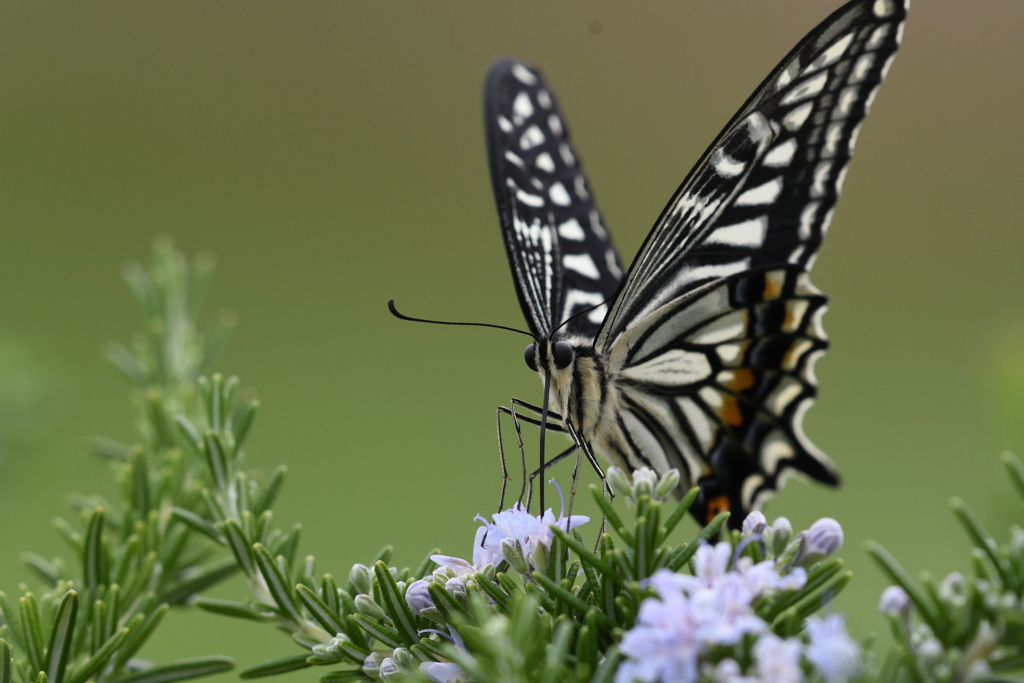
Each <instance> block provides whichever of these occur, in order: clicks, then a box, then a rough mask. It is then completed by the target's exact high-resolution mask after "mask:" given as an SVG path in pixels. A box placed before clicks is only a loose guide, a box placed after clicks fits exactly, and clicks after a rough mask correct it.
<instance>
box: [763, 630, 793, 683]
mask: <svg viewBox="0 0 1024 683" xmlns="http://www.w3.org/2000/svg"><path fill="white" fill-rule="evenodd" d="M802 645H803V643H801V642H800V641H799V640H798V639H796V638H787V639H786V640H783V639H782V638H780V637H778V636H777V635H775V634H774V633H765V634H764V635H763V636H761V637H760V638H758V639H757V642H756V643H754V648H753V653H754V660H755V661H756V662H757V677H758V679H759V680H761V681H765V683H801V681H803V680H804V672H803V669H801V668H800V650H801V646H802Z"/></svg>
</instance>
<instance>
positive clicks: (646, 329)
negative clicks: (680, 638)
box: [595, 0, 906, 523]
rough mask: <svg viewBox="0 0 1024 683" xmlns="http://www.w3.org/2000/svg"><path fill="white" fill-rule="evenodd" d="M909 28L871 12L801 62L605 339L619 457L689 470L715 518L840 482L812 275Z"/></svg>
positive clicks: (714, 157)
mask: <svg viewBox="0 0 1024 683" xmlns="http://www.w3.org/2000/svg"><path fill="white" fill-rule="evenodd" d="M905 16H906V5H905V3H904V2H903V1H902V0H899V1H898V2H897V1H893V0H889V1H887V0H855V1H854V2H850V3H848V4H847V5H845V6H843V7H842V8H840V9H839V10H838V11H837V12H835V13H834V14H833V15H832V16H830V17H829V18H828V19H826V20H825V21H824V22H823V23H822V24H821V25H819V26H818V27H817V28H816V29H814V30H813V31H812V32H811V33H810V34H808V35H807V37H805V38H804V39H803V40H802V41H801V42H800V44H798V45H797V46H796V47H795V48H794V49H793V50H792V51H791V52H790V54H789V55H787V57H786V58H785V59H784V60H783V61H782V62H781V63H780V64H779V66H778V67H776V69H775V70H774V71H773V72H772V73H771V74H770V75H769V76H768V77H767V78H766V79H765V80H764V82H763V83H762V84H761V85H760V87H759V88H758V89H757V90H756V91H755V92H754V94H753V95H752V96H751V97H750V98H749V99H748V101H747V102H746V104H744V106H743V107H742V108H741V109H740V110H739V111H738V112H737V113H736V115H735V116H734V117H733V120H732V121H731V122H730V123H729V125H727V126H726V127H725V129H724V130H723V131H722V133H721V134H720V135H719V137H718V139H717V140H716V141H715V142H714V143H713V144H712V145H711V147H709V149H708V151H707V152H705V154H704V156H703V157H702V159H701V161H700V162H698V164H697V165H696V166H695V167H694V169H693V170H692V171H691V172H690V174H689V176H688V177H687V179H686V180H685V181H684V182H683V184H682V185H681V186H680V189H679V190H677V192H676V194H675V196H674V197H673V198H672V200H671V201H670V202H669V204H668V205H667V206H666V208H665V209H664V211H663V212H662V215H661V217H660V218H659V219H658V222H657V223H656V224H655V227H654V229H653V230H652V231H651V233H650V235H649V236H648V238H647V240H646V241H645V243H644V245H643V246H642V247H641V250H640V253H639V255H638V256H637V259H636V261H635V262H634V264H633V265H632V266H631V268H630V272H629V275H628V277H627V280H626V283H625V285H624V286H623V290H622V293H621V294H620V296H619V297H618V298H617V299H616V301H615V302H614V303H613V305H612V308H611V310H610V312H609V314H608V316H607V317H606V318H605V323H604V325H603V326H602V328H601V330H600V332H599V333H598V337H597V340H596V343H595V350H596V351H597V352H598V353H602V352H604V353H608V354H609V357H610V359H611V366H610V367H611V370H612V374H613V375H615V376H616V377H617V379H616V380H615V382H616V384H617V385H618V386H619V387H620V395H621V413H622V419H621V420H620V425H619V426H620V430H621V431H622V433H623V434H624V437H625V439H626V441H627V442H628V443H627V444H625V445H620V446H618V448H621V450H622V452H621V453H618V454H613V457H614V456H615V455H618V456H619V457H620V458H622V459H624V460H625V461H626V463H627V464H628V465H629V466H630V467H632V468H636V467H640V466H644V465H646V466H649V467H653V468H654V469H656V470H658V471H664V470H665V469H666V468H668V467H678V468H680V470H681V472H684V473H686V474H688V475H689V476H688V477H686V478H684V479H688V481H685V480H684V485H690V484H696V483H702V491H703V493H704V494H705V495H704V497H703V502H702V506H703V509H705V510H707V511H708V513H709V516H710V515H712V514H713V513H714V511H716V510H719V509H731V510H733V511H734V515H733V518H734V521H735V522H737V523H738V522H740V521H742V519H743V517H744V516H745V514H743V513H745V512H746V511H748V510H751V509H755V508H756V507H758V506H759V505H760V503H761V502H762V501H763V500H764V499H765V498H766V497H767V496H768V495H770V494H771V493H772V492H773V491H774V490H776V489H777V488H779V486H781V484H782V483H783V481H784V480H785V478H786V477H787V476H789V475H791V474H794V473H800V474H806V475H809V476H811V477H813V478H815V479H818V480H820V481H823V482H826V483H833V484H834V483H836V482H837V481H838V479H837V475H836V473H835V469H834V468H833V466H832V464H831V463H830V462H829V461H828V459H827V458H826V457H825V456H824V454H823V453H821V452H820V451H819V450H818V449H817V448H815V446H814V445H813V444H811V442H810V441H809V440H808V439H807V438H806V437H805V436H804V434H803V430H802V426H801V425H802V420H803V415H804V413H805V412H806V411H807V409H808V408H809V407H810V405H811V404H812V403H813V400H814V398H815V395H816V393H817V382H816V380H815V377H814V371H813V365H814V361H815V360H816V359H817V358H818V357H819V356H820V355H821V354H822V353H824V351H825V349H826V348H827V343H828V342H827V338H826V336H825V334H824V331H823V330H822V328H821V324H820V320H821V315H822V314H823V313H824V311H825V308H826V305H825V304H826V300H825V297H824V296H823V295H822V294H821V293H820V292H819V291H818V290H816V289H814V287H813V286H812V285H811V284H810V281H809V280H808V278H807V274H806V271H807V270H809V269H810V268H811V266H812V265H813V263H814V258H815V254H816V253H817V250H818V247H819V246H820V244H821V240H822V238H823V237H824V235H825V231H826V230H827V228H828V224H829V221H830V220H831V218H832V211H833V209H834V206H835V203H836V200H837V199H838V197H839V193H840V191H841V189H842V184H843V179H844V177H845V175H846V168H847V165H848V164H849V161H850V158H851V156H852V154H853V147H854V144H855V142H856V139H857V134H858V132H859V129H860V125H861V123H862V121H863V119H864V117H865V116H866V115H867V112H868V109H869V108H870V106H871V103H872V101H873V100H874V97H875V94H876V93H877V90H878V87H879V86H880V84H881V82H882V81H883V79H884V78H885V75H886V72H887V71H888V69H889V66H890V65H891V63H892V59H893V58H894V56H895V53H896V50H897V48H898V47H899V42H900V39H901V37H902V33H903V21H904V18H905ZM612 448H613V449H614V448H616V446H612ZM716 498H717V499H719V500H718V501H717V503H713V500H712V499H716ZM737 513H738V514H737ZM702 521H706V520H702Z"/></svg>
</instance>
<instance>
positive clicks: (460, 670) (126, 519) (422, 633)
mask: <svg viewBox="0 0 1024 683" xmlns="http://www.w3.org/2000/svg"><path fill="white" fill-rule="evenodd" d="M155 251H156V258H155V262H154V264H153V265H152V267H151V268H149V269H148V270H146V269H144V268H142V267H141V266H130V267H129V268H127V269H126V271H125V277H126V280H127V281H128V283H129V285H130V287H131V289H132V291H133V292H134V293H135V295H136V297H137V299H138V300H139V303H140V304H141V306H142V309H143V312H144V314H145V316H146V320H147V325H146V332H145V333H144V334H142V335H140V336H139V337H138V338H137V339H136V341H135V343H134V344H133V346H132V348H131V349H129V348H127V347H123V346H117V347H114V348H113V349H112V350H111V352H110V358H111V360H112V361H113V362H114V364H115V365H116V366H117V367H118V368H120V370H121V371H122V372H123V373H124V374H125V375H126V376H127V377H128V378H129V380H130V381H131V382H132V384H133V397H134V402H135V408H136V414H137V417H138V420H137V422H138V427H139V434H140V441H139V443H138V444H136V445H131V446H129V445H126V444H120V443H117V442H114V441H110V440H103V441H98V442H97V443H96V445H95V451H96V452H97V453H98V454H100V455H102V456H103V457H105V458H106V459H107V460H109V462H110V464H111V466H112V468H113V471H114V473H115V476H116V477H117V479H118V481H119V482H120V484H121V489H122V494H123V495H122V498H121V500H120V501H119V502H118V503H116V504H115V503H111V502H108V501H105V500H102V499H101V498H99V497H97V496H88V497H86V496H80V497H78V498H77V499H76V505H77V507H78V510H79V513H80V516H81V524H80V526H79V527H76V526H74V525H72V524H71V523H69V522H65V521H58V523H57V528H58V531H59V532H60V533H61V534H62V536H63V537H64V538H65V540H66V541H67V542H68V545H69V546H70V547H71V549H72V552H73V553H74V554H75V555H76V557H77V558H78V559H79V564H80V568H79V571H78V572H77V573H74V572H72V571H71V570H70V569H69V568H68V564H67V563H66V562H64V561H62V560H59V559H55V560H52V561H48V560H45V559H43V558H41V557H39V556H37V555H32V554H26V555H25V556H24V560H25V562H26V563H27V565H28V566H29V567H30V568H31V569H32V570H33V572H34V573H35V574H36V575H37V576H38V577H39V579H41V580H42V581H43V583H44V584H45V586H46V588H45V590H44V592H42V593H40V594H39V595H38V596H37V595H36V594H34V593H30V592H25V593H24V594H22V595H21V596H19V598H18V599H17V600H12V599H9V598H8V597H6V596H5V595H3V594H2V593H0V611H2V618H3V622H4V624H3V626H0V683H11V682H12V681H13V680H14V678H15V677H17V679H18V680H19V681H20V682H21V683H86V682H87V681H95V682H96V683H124V682H129V683H165V682H170V681H176V680H183V679H187V678H194V677H198V676H202V675H206V674H210V673H214V672H218V671H224V670H227V669H230V668H232V667H233V666H234V663H233V662H232V660H230V659H228V658H226V657H202V658H197V659H182V660H177V661H173V662H168V663H164V664H151V663H148V662H144V661H141V660H139V659H137V658H136V654H137V652H138V650H139V648H140V647H141V646H142V645H143V643H145V641H146V639H147V638H148V637H149V636H150V635H151V634H152V633H153V631H154V630H155V628H156V627H157V626H158V625H159V623H160V620H161V618H162V617H163V616H164V615H165V614H166V612H167V610H168V609H170V607H172V606H188V605H194V606H198V607H199V608H201V609H203V610H206V611H208V612H213V613H216V614H220V615H225V616H229V617H233V618H240V619H247V620H254V621H259V622H265V623H268V624H272V625H274V626H275V627H277V628H278V629H279V630H281V631H284V632H285V633H287V634H288V635H289V636H290V637H291V639H292V641H294V644H295V645H297V646H298V648H299V651H298V652H296V653H294V654H289V655H284V656H282V657H279V658H276V659H273V660H270V661H267V662H265V663H263V664H260V665H258V666H255V667H252V668H250V669H248V670H246V671H243V672H242V674H241V675H242V677H243V678H258V677H263V676H270V675H274V674H279V673H283V672H287V671H294V670H298V669H306V668H311V669H312V668H315V669H316V670H317V671H318V673H319V680H320V681H321V682H322V683H335V682H340V681H349V680H386V681H395V680H410V681H415V680H422V681H427V680H430V681H469V680H472V681H477V682H479V683H498V682H511V683H518V682H523V683H527V682H528V683H538V682H551V683H555V682H558V681H578V682H583V681H595V682H611V681H615V682H616V683H630V682H632V681H644V682H648V681H665V682H669V681H672V682H675V681H681V682H684V683H690V682H696V681H702V682H704V681H706V682H712V681H721V682H736V683H752V682H754V681H764V682H767V681H773V682H777V681H783V682H790V681H791V682H794V683H795V682H798V681H827V683H837V682H841V681H847V680H864V681H887V682H888V681H892V682H894V683H895V682H897V681H915V682H922V683H923V682H926V681H927V682H930V681H956V682H960V681H963V682H970V681H993V682H994V681H1009V680H1021V679H1012V678H1009V676H1010V675H1011V673H1012V672H1014V671H1017V672H1019V671H1020V670H1021V669H1022V668H1024V530H1022V529H1021V528H1020V527H1019V526H1018V527H1014V528H1013V529H1012V530H1011V534H1010V541H1009V542H1008V543H1007V544H1004V545H999V544H998V543H997V542H996V541H995V540H994V539H993V538H992V537H991V536H990V535H989V534H988V532H987V531H986V530H985V529H984V527H983V526H982V525H981V523H980V521H979V520H978V519H977V517H976V516H975V515H974V514H973V513H972V512H971V511H970V509H969V508H968V507H967V505H966V504H965V503H963V502H962V501H959V500H955V501H954V502H953V509H954V513H955V514H956V515H957V517H958V519H959V520H960V521H961V522H962V523H963V525H964V527H965V529H966V530H967V533H968V535H969V537H970V538H971V539H972V541H973V542H974V544H975V546H976V549H975V551H974V553H973V556H972V563H973V566H974V574H975V576H974V577H973V578H967V577H964V576H961V575H960V574H951V575H950V576H947V577H946V578H945V579H944V580H942V581H941V582H940V581H937V580H936V579H934V578H933V577H931V576H930V575H927V574H926V575H923V576H922V577H921V580H920V581H919V582H916V583H915V582H914V581H913V580H912V579H911V578H910V577H909V576H908V575H907V573H906V572H905V571H904V570H903V569H902V568H901V567H900V566H899V564H898V563H897V562H896V560H895V559H893V558H892V557H891V556H890V555H889V554H888V553H887V552H886V551H885V550H883V549H882V548H881V547H880V546H878V545H875V544H872V545H870V546H869V548H868V551H869V552H870V553H871V555H872V556H873V557H874V558H875V559H876V560H877V561H878V563H879V565H880V566H881V568H882V570H883V571H884V572H886V573H887V574H888V575H889V576H890V577H891V578H892V580H893V581H894V582H895V585H894V586H891V587H890V588H888V589H887V590H886V591H885V593H883V595H882V598H881V602H880V610H881V611H882V613H883V615H884V616H885V618H886V619H888V621H889V623H890V626H891V629H892V631H893V634H894V636H895V639H896V644H895V646H894V647H893V648H892V649H891V650H890V651H889V652H887V653H885V654H884V655H883V654H877V653H874V652H871V651H869V652H868V653H867V654H866V655H865V654H864V652H863V650H862V648H861V646H860V645H859V644H858V643H857V642H855V641H854V640H853V639H851V638H850V636H849V635H848V634H847V633H846V629H845V625H844V623H843V619H842V617H841V616H840V615H839V614H836V613H833V612H832V610H831V608H830V603H831V601H832V599H833V598H834V597H835V596H836V595H838V594H839V593H840V592H841V591H842V590H843V588H844V587H845V586H846V585H847V584H848V583H849V581H850V580H851V573H850V572H849V571H848V570H846V569H845V567H844V564H843V561H842V560H841V559H840V558H838V557H836V553H837V552H838V551H839V549H840V548H841V546H842V543H843V533H842V528H841V527H840V525H839V523H838V522H836V521H835V520H832V519H829V518H823V519H820V520H818V521H817V522H815V524H813V525H812V526H811V527H810V528H809V529H807V530H806V531H800V532H799V533H794V530H793V528H792V526H791V524H790V523H789V522H788V520H786V519H785V518H778V519H776V520H774V521H772V522H771V523H769V521H768V520H767V519H766V518H765V517H764V515H762V514H761V513H752V514H751V515H749V516H748V517H747V519H745V520H744V522H743V526H742V529H741V530H737V531H733V532H731V533H726V532H723V531H722V527H723V524H724V522H725V521H726V519H727V517H728V513H723V514H721V515H719V516H718V517H717V518H716V519H715V520H714V521H713V522H712V523H711V524H710V525H708V526H707V527H706V528H705V529H703V530H702V531H701V532H700V533H698V534H697V535H696V537H695V538H693V539H692V540H690V541H689V542H687V543H682V544H676V543H673V542H670V541H669V538H670V536H671V535H672V532H673V530H674V529H675V528H676V527H677V525H678V524H679V522H680V521H681V520H682V518H683V517H684V516H685V515H686V513H687V510H688V508H689V506H690V505H691V504H692V503H693V501H694V499H695V497H696V495H697V491H696V489H694V490H691V491H690V492H689V493H688V494H687V495H686V496H684V497H683V498H682V500H680V501H678V502H676V501H673V500H672V498H671V496H670V495H669V494H670V492H671V491H673V490H674V489H675V488H676V486H677V484H678V481H679V474H678V473H677V472H675V471H670V472H667V473H665V474H663V475H662V476H660V477H659V476H657V475H655V473H653V472H651V471H650V470H645V469H642V470H638V471H636V472H634V473H632V475H630V474H627V473H625V472H622V471H620V470H618V469H616V468H611V469H610V470H609V472H608V477H609V482H610V484H611V488H612V490H613V491H614V492H615V494H616V495H615V502H614V503H612V502H611V501H609V500H608V499H607V498H606V496H605V495H604V494H603V493H602V491H601V490H599V489H598V488H597V487H592V488H591V494H592V495H593V497H594V500H595V501H596V502H597V505H598V506H599V508H600V510H601V511H602V513H603V515H604V518H605V521H606V523H607V529H608V533H601V534H600V535H599V537H598V538H597V539H596V546H595V545H594V540H595V539H593V538H591V539H590V540H589V541H588V540H587V538H586V536H585V533H584V529H586V528H587V527H586V524H588V523H590V520H588V519H587V518H586V517H582V516H578V515H571V516H566V515H565V513H564V510H563V511H562V512H561V513H560V514H559V515H558V516H557V517H556V516H555V514H554V511H553V510H546V511H543V514H542V515H532V514H530V513H529V512H528V511H527V510H525V509H523V508H522V507H521V506H519V505H516V506H514V507H513V508H511V509H509V510H505V511H503V512H500V513H498V514H495V515H493V516H492V518H491V519H490V520H485V519H483V518H479V517H478V518H477V519H478V520H480V521H481V522H482V524H481V525H480V526H479V527H478V528H477V529H476V532H475V537H474V539H473V542H472V545H470V544H469V543H468V534H467V544H466V547H467V549H468V550H470V553H471V559H463V558H460V557H455V556H448V555H442V554H440V552H439V551H435V552H433V553H431V554H430V555H429V556H428V557H426V558H425V559H424V560H423V561H422V562H421V563H420V564H419V566H417V567H416V568H414V569H413V568H408V567H404V568H399V567H396V566H393V565H392V564H391V556H392V551H391V548H390V547H385V548H384V549H383V550H381V551H380V553H378V555H377V556H376V557H375V558H373V559H372V560H371V561H370V562H368V563H367V564H356V565H354V566H352V567H351V568H350V569H349V570H348V571H347V572H344V573H342V574H340V575H339V576H340V577H341V578H340V579H335V577H334V576H333V575H332V574H329V573H319V574H318V573H317V571H316V567H315V562H314V558H313V557H312V556H307V557H304V558H302V559H300V558H299V552H298V543H299V535H300V527H299V526H298V525H295V526H293V527H291V528H290V529H283V528H280V527H279V526H277V525H276V524H275V522H274V516H273V511H272V508H273V505H274V502H275V501H276V499H277V497H278V495H279V494H280V492H281V490H282V486H283V484H284V480H285V474H286V470H285V468H284V467H283V466H281V467H278V468H277V469H275V470H274V471H272V472H271V473H270V474H269V475H267V476H266V477H257V476H255V475H254V474H253V473H251V472H250V471H248V470H247V469H246V468H245V451H244V445H245V441H246V435H247V434H248V433H249V431H250V428H251V427H252V424H253V420H254V418H255V416H256V412H257V408H258V405H257V403H256V402H255V401H245V400H241V399H240V398H239V392H238V387H239V381H238V379H237V378H234V377H229V378H224V377H223V376H221V375H219V374H209V375H207V374H204V373H206V372H208V370H209V366H210V363H211V360H212V359H213V358H214V357H215V355H216V352H217V350H218V349H219V347H220V346H221V344H222V343H223V340H224V339H225V338H226V334H227V332H228V330H229V329H230V326H231V324H230V319H229V318H227V317H221V318H219V319H218V322H217V323H215V324H214V326H213V327H212V328H211V329H210V330H209V331H208V332H206V333H205V334H203V333H201V332H200V331H199V328H198V327H197V325H196V318H197V313H198V309H199V303H200V301H201V299H202V295H203V293H204V291H205V289H206V286H207V284H208V281H209V277H210V274H211V272H212V260H211V259H209V258H207V257H198V258H196V259H193V260H192V261H190V262H189V261H187V260H186V259H185V258H184V257H183V256H182V255H181V254H180V253H179V252H177V251H176V250H175V249H174V248H173V247H172V246H171V245H170V244H169V243H168V242H166V241H158V242H157V246H156V250H155ZM1004 462H1005V464H1006V466H1007V469H1008V471H1009V473H1010V476H1011V478H1012V479H1013V481H1014V483H1015V485H1016V486H1017V488H1018V490H1019V491H1020V492H1021V493H1022V495H1024V465H1021V463H1020V461H1019V460H1018V459H1016V458H1015V457H1014V456H1012V455H1009V454H1007V455H1005V456H1004ZM598 526H599V525H597V524H592V525H591V527H589V528H597V527H598ZM600 528H602V529H603V528H604V526H603V525H600ZM719 534H724V540H721V541H717V542H716V540H717V537H718V535H719ZM239 571H240V572H241V573H242V574H244V576H245V577H246V579H247V582H248V588H249V595H248V596H245V597H241V598H240V599H239V600H223V599H213V598H208V597H204V596H202V595H200V593H201V592H202V591H203V590H204V589H206V588H208V587H210V586H212V585H214V584H216V583H217V582H219V581H221V580H222V579H224V578H226V577H227V576H230V575H231V574H233V573H235V572H239Z"/></svg>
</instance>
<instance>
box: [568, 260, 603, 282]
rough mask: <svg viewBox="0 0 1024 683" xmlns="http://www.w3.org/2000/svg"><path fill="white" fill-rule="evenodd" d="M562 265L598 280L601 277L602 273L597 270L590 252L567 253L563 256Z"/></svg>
mask: <svg viewBox="0 0 1024 683" xmlns="http://www.w3.org/2000/svg"><path fill="white" fill-rule="evenodd" d="M562 265H563V266H565V267H566V268H568V269H569V270H575V271H576V272H577V273H579V274H580V275H582V276H584V277H589V278H590V279H592V280H598V279H600V277H601V273H600V272H599V271H598V270H597V265H595V264H594V259H592V258H590V254H566V255H565V256H563V257H562Z"/></svg>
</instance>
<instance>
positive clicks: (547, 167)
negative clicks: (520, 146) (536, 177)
mask: <svg viewBox="0 0 1024 683" xmlns="http://www.w3.org/2000/svg"><path fill="white" fill-rule="evenodd" d="M533 163H534V165H535V166H536V167H537V168H539V169H540V170H542V171H544V172H545V173H554V172H555V160H554V159H552V158H551V155H550V154H548V153H547V152H541V153H540V154H538V155H537V158H536V159H534V160H533Z"/></svg>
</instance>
